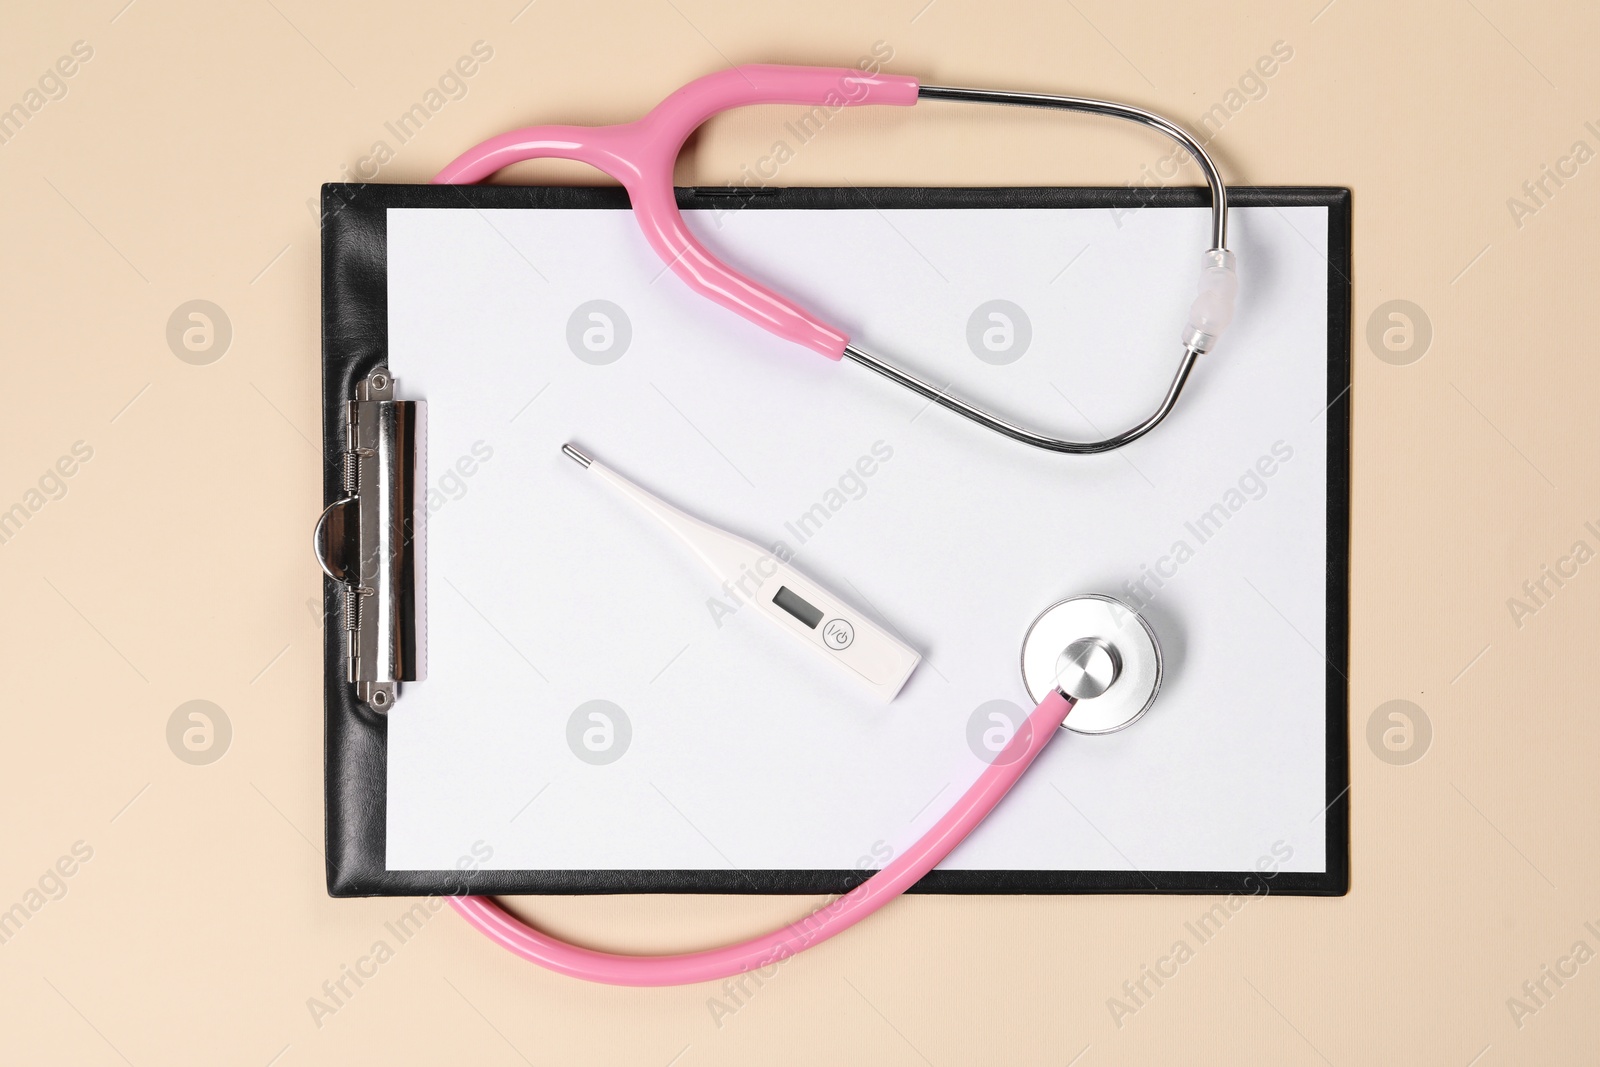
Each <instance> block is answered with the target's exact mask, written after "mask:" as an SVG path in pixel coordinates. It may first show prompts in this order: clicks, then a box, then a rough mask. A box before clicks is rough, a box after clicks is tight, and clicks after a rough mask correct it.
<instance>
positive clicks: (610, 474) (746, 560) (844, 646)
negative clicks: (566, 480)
mask: <svg viewBox="0 0 1600 1067" xmlns="http://www.w3.org/2000/svg"><path fill="white" fill-rule="evenodd" d="M561 454H562V455H564V456H566V457H567V458H568V459H570V460H572V462H574V463H576V464H577V465H578V466H580V467H582V468H584V469H585V470H587V471H589V472H590V473H592V474H593V475H595V476H596V477H598V478H599V479H600V480H601V481H603V482H605V483H606V484H607V485H608V486H610V487H611V488H612V489H613V490H615V491H616V492H618V493H619V494H621V495H622V496H623V497H625V498H627V499H628V500H629V501H631V502H632V503H633V504H634V505H635V506H636V507H638V508H639V509H640V510H641V511H643V512H645V513H646V514H647V515H649V516H651V517H652V518H654V519H655V520H656V521H657V522H658V523H660V524H661V525H662V526H663V527H665V528H666V529H667V530H669V531H670V532H671V533H672V534H673V535H674V536H675V537H677V538H678V540H679V541H681V542H683V544H685V545H686V546H688V547H689V548H690V549H691V550H692V551H693V552H694V554H695V555H696V556H698V557H700V561H701V562H702V563H704V564H705V565H706V567H707V568H708V569H709V570H710V571H711V573H712V574H714V575H716V576H717V578H718V579H719V580H720V581H721V582H722V589H723V592H724V593H725V594H726V600H725V601H724V600H723V599H718V600H717V601H716V604H717V607H718V608H719V609H720V610H721V611H722V612H723V613H724V614H731V613H732V612H733V611H736V610H738V609H739V607H740V606H741V605H742V604H750V605H751V606H753V607H754V608H755V609H756V610H757V611H759V612H760V613H761V614H762V615H765V616H766V617H767V618H769V619H771V620H772V621H773V622H775V623H777V624H778V625H779V626H780V627H781V628H782V629H783V630H784V632H785V633H787V634H789V635H790V636H791V637H793V638H795V639H797V640H798V641H800V643H801V644H804V645H806V646H808V647H810V648H811V649H813V650H814V651H816V652H817V653H819V654H820V655H821V656H822V657H823V658H825V659H826V660H828V662H830V663H832V664H833V665H834V666H835V667H836V668H838V669H840V670H842V671H843V672H844V673H846V674H848V675H849V676H850V677H852V678H854V679H855V680H856V681H857V682H860V683H862V684H863V685H865V686H866V687H867V688H868V689H869V690H870V691H871V692H872V693H873V695H875V696H876V697H878V699H880V700H884V701H888V700H893V699H894V697H895V694H897V693H899V692H900V689H901V687H902V686H904V685H905V684H906V679H907V678H909V677H911V672H912V671H913V670H915V669H916V666H917V663H918V661H919V660H920V659H921V658H922V656H921V654H920V653H918V652H917V651H916V650H915V649H913V648H911V647H909V646H908V645H906V644H905V643H904V642H903V641H901V640H900V639H899V638H897V637H895V636H894V635H892V634H890V633H889V632H888V631H886V630H885V629H883V628H882V627H881V626H878V625H877V624H876V623H873V622H872V621H870V620H868V619H866V618H864V617H863V616H862V615H860V614H859V613H857V612H856V611H855V610H853V609H852V608H850V607H849V606H848V605H846V604H845V603H844V602H843V601H841V600H840V599H839V598H838V597H835V596H834V595H833V594H832V593H829V592H828V591H827V590H825V589H823V588H822V587H821V586H819V585H817V584H816V583H815V582H813V581H811V580H810V579H808V578H806V577H805V576H804V575H802V574H800V573H798V572H797V571H795V570H794V569H793V568H792V567H790V566H788V565H787V564H786V563H784V562H782V561H781V560H779V559H778V558H777V556H776V554H775V553H774V552H772V551H768V550H767V549H764V548H762V547H761V546H759V545H755V544H752V543H751V542H749V541H746V540H745V539H744V538H742V537H738V536H735V535H734V534H731V533H729V532H728V531H726V530H722V529H719V528H717V527H715V526H712V525H711V524H710V523H708V522H705V521H703V520H701V519H697V518H695V517H694V516H692V515H688V514H686V513H684V512H682V511H679V510H678V509H677V508H675V507H673V506H672V505H671V504H668V503H667V502H666V501H665V500H662V499H661V498H660V497H658V496H655V495H654V494H652V493H650V492H648V491H647V490H645V489H642V488H640V487H639V486H637V485H635V484H634V483H632V482H630V481H629V480H628V479H626V478H624V477H623V476H622V475H620V474H618V473H617V472H616V471H614V470H612V469H611V468H610V467H607V466H606V465H605V464H604V463H599V462H596V461H595V460H594V459H593V458H592V457H591V456H590V455H589V454H588V453H586V452H584V451H583V450H581V449H579V448H578V447H577V446H575V445H573V444H571V443H570V442H569V443H567V444H564V445H562V446H561ZM713 615H714V617H717V618H718V619H719V622H718V625H720V624H721V623H720V616H716V615H715V612H713Z"/></svg>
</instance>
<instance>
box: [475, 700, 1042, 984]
mask: <svg viewBox="0 0 1600 1067" xmlns="http://www.w3.org/2000/svg"><path fill="white" fill-rule="evenodd" d="M1072 704H1073V701H1072V700H1071V698H1069V697H1066V696H1063V695H1062V694H1061V693H1060V692H1059V691H1052V692H1051V693H1050V695H1049V696H1047V697H1045V698H1044V701H1043V702H1042V703H1040V705H1039V706H1038V707H1037V708H1035V709H1034V710H1033V711H1032V712H1031V713H1030V714H1029V715H1028V717H1027V719H1025V720H1024V721H1023V723H1022V725H1021V726H1020V727H1018V729H1017V731H1016V733H1015V734H1013V735H1012V737H1011V740H1010V741H1009V742H1008V743H1007V744H1006V746H1005V748H1003V749H1001V750H1000V753H999V755H997V756H996V757H995V758H994V761H993V762H991V763H990V764H989V765H988V766H987V767H985V768H984V770H983V773H982V774H980V775H979V776H978V779H977V781H975V782H973V784H972V785H971V786H970V787H969V788H968V789H967V791H966V792H965V793H963V794H962V795H961V799H959V800H958V801H956V803H955V804H954V805H953V806H952V807H951V808H950V810H949V811H947V812H946V813H945V814H944V816H943V817H942V818H941V819H940V820H939V821H938V822H937V823H935V824H934V825H933V827H932V828H931V829H930V830H929V831H928V832H927V833H925V834H923V835H922V837H920V838H918V839H917V841H916V843H915V844H913V845H912V846H911V847H910V848H909V849H907V850H906V851H905V852H903V853H901V854H900V855H899V856H898V857H896V858H895V859H894V860H893V861H892V862H891V863H890V864H889V865H888V866H887V867H885V868H883V870H881V871H879V872H878V873H877V874H875V875H873V876H872V877H871V878H869V879H867V880H866V881H865V882H863V883H861V884H860V885H859V886H857V887H856V888H854V889H852V890H851V891H850V892H848V893H846V894H845V895H844V896H842V897H838V898H835V899H834V900H833V901H831V902H829V903H828V904H825V905H823V906H822V907H821V908H819V909H817V910H816V911H814V912H812V913H811V914H810V915H807V916H806V917H805V918H803V919H800V920H799V921H797V922H793V923H790V924H789V925H788V926H785V927H783V928H782V929H780V930H774V931H772V932H771V933H769V934H763V935H761V936H759V937H753V938H750V939H749V940H748V941H741V942H739V943H737V944H733V945H726V946H724V947H722V948H714V949H707V950H705V951H702V952H686V953H681V954H678V955H672V956H625V955H620V954H618V953H613V952H599V951H596V950H594V949H587V948H581V947H579V946H577V945H572V944H568V943H567V942H565V941H560V940H557V939H556V938H554V937H551V936H550V935H549V934H546V933H541V932H540V931H538V930H535V929H534V928H533V927H531V926H528V925H526V924H525V923H523V922H521V921H520V920H518V919H515V918H513V917H512V916H511V915H509V914H507V913H506V912H505V911H504V910H503V909H501V907H500V906H499V905H498V904H496V903H495V902H494V901H493V900H491V899H489V898H488V897H451V898H450V904H451V906H452V907H454V908H455V909H456V911H458V912H460V913H461V915H462V917H463V918H465V919H466V920H467V922H469V923H471V924H472V925H473V926H475V927H477V928H478V929H479V930H481V931H482V932H483V933H485V934H487V935H488V936H489V938H490V939H491V940H493V941H495V942H498V943H499V944H500V945H502V946H504V947H505V948H508V949H510V950H511V951H512V952H515V953H516V954H517V955H519V956H521V957H523V958H524V959H528V960H532V961H533V962H534V963H537V964H539V965H540V966H541V967H547V968H549V969H550V970H552V971H557V972H559V973H561V974H565V975H570V976H571V977H573V978H582V979H585V980H587V981H590V982H605V983H607V984H610V985H627V986H665V985H684V984H687V983H690V982H710V981H714V980H716V979H720V978H728V977H731V976H733V975H737V974H744V973H745V972H747V971H752V970H756V969H758V968H766V967H771V966H773V965H775V964H778V963H781V962H782V961H784V960H786V959H788V958H789V957H791V956H793V955H795V954H796V953H798V952H801V951H803V950H805V949H808V948H810V947H811V946H813V945H816V944H818V943H820V942H822V941H826V940H827V939H828V938H830V937H833V936H834V935H835V934H840V933H843V932H844V931H845V930H848V929H849V928H850V927H852V926H854V925H855V924H856V923H858V922H860V921H861V920H862V919H865V918H866V917H867V916H868V915H871V914H872V913H873V912H875V911H877V910H878V909H879V908H881V907H883V906H884V905H885V904H887V903H888V902H889V901H891V900H893V899H894V898H895V897H897V896H899V895H900V894H901V893H904V892H905V891H906V890H907V889H909V888H911V887H912V886H913V885H915V884H916V883H917V881H918V880H920V879H921V878H922V876H923V875H925V874H927V873H928V872H929V871H931V870H933V868H934V867H936V866H937V865H938V864H939V862H940V861H941V860H943V859H944V858H945V857H946V856H948V855H949V854H950V852H951V850H952V849H954V848H955V847H956V846H957V845H959V844H960V843H961V842H962V840H963V839H964V838H965V837H966V836H967V835H968V834H970V833H971V832H972V831H973V830H974V829H976V827H977V825H978V824H979V823H980V822H982V821H983V820H984V819H985V818H986V817H987V816H988V815H989V813H990V812H991V811H993V810H994V809H995V807H996V805H998V804H999V803H1000V800H1001V798H1002V797H1004V796H1005V795H1006V793H1008V792H1009V791H1010V790H1011V787H1012V786H1014V785H1016V784H1017V781H1018V779H1020V778H1021V777H1022V775H1023V772H1025V771H1026V770H1027V769H1028V767H1029V765H1030V764H1032V763H1033V761H1034V759H1035V758H1036V757H1038V755H1039V753H1041V752H1043V751H1044V748H1045V746H1046V745H1048V744H1049V743H1050V739H1051V738H1052V737H1054V736H1055V733H1056V730H1057V728H1058V727H1059V726H1060V725H1061V724H1062V722H1063V721H1064V720H1065V719H1066V717H1067V712H1069V711H1071V710H1072Z"/></svg>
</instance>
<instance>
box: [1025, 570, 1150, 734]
mask: <svg viewBox="0 0 1600 1067" xmlns="http://www.w3.org/2000/svg"><path fill="white" fill-rule="evenodd" d="M1022 684H1023V687H1024V688H1026V689H1027V691H1028V696H1029V698H1030V699H1032V700H1033V701H1034V703H1039V702H1040V701H1042V700H1044V698H1045V697H1046V696H1047V695H1049V693H1050V692H1051V690H1060V691H1061V692H1062V693H1064V694H1066V695H1067V696H1070V697H1073V698H1074V700H1075V703H1074V704H1073V706H1072V711H1071V713H1070V714H1068V715H1067V718H1066V721H1065V722H1063V723H1062V724H1061V725H1062V727H1063V728H1064V729H1068V730H1075V731H1077V732H1078V733H1082V734H1109V733H1112V732H1114V731H1116V730H1121V729H1124V728H1126V727H1128V726H1131V725H1133V724H1134V723H1135V722H1137V721H1139V718H1140V716H1142V715H1143V714H1144V713H1145V712H1146V711H1148V710H1150V705H1151V704H1152V703H1154V702H1155V699H1156V693H1157V692H1158V691H1160V689H1161V645H1160V644H1159V643H1158V642H1157V641H1156V635H1155V631H1154V630H1152V629H1151V628H1150V624H1149V623H1147V622H1145V621H1144V619H1143V618H1142V617H1140V615H1139V613H1138V612H1136V611H1134V610H1133V609H1132V608H1130V607H1127V606H1126V605H1124V604H1123V603H1121V602H1120V601H1117V600H1114V599H1112V598H1111V597H1108V596H1101V595H1100V594H1098V593H1088V594H1085V595H1083V596H1075V597H1070V598H1068V599H1066V600H1063V601H1061V602H1060V603H1058V604H1053V605H1051V606H1050V607H1048V608H1046V609H1045V610H1044V611H1043V612H1041V613H1040V614H1039V617H1038V618H1036V619H1034V620H1033V624H1032V625H1030V626H1029V627H1028V632H1027V634H1026V635H1025V636H1024V637H1023V639H1022Z"/></svg>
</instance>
